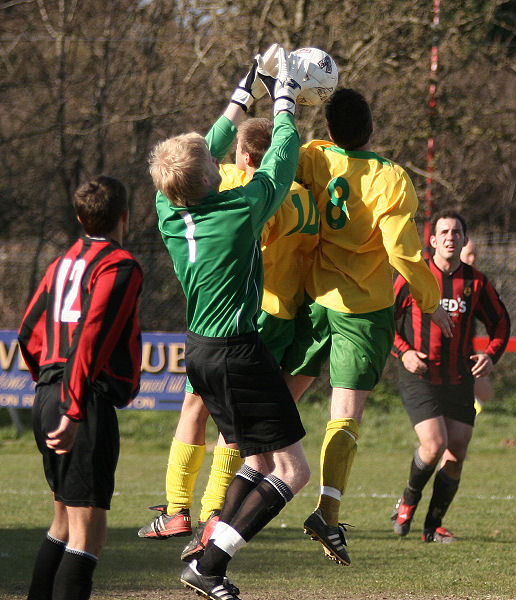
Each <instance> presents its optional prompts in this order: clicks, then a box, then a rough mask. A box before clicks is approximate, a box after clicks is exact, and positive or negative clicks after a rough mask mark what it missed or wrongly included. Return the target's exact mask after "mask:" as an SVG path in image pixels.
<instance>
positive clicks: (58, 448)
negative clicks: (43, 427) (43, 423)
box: [46, 415, 79, 454]
mask: <svg viewBox="0 0 516 600" xmlns="http://www.w3.org/2000/svg"><path fill="white" fill-rule="evenodd" d="M78 428H79V423H78V422H77V421H72V420H71V419H69V418H68V417H67V416H66V415H63V416H62V417H61V420H60V421H59V427H58V428H57V429H54V431H51V432H50V433H49V434H48V436H47V442H46V444H47V447H48V448H50V449H51V450H55V453H56V454H66V453H67V452H70V450H71V449H72V446H73V444H74V442H75V438H76V437H77V430H78Z"/></svg>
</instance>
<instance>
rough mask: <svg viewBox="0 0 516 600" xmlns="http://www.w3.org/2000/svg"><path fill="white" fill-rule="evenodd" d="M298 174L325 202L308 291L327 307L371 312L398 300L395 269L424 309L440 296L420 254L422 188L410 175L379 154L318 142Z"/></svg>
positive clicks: (306, 149)
mask: <svg viewBox="0 0 516 600" xmlns="http://www.w3.org/2000/svg"><path fill="white" fill-rule="evenodd" d="M296 179H297V180H299V181H300V182H301V183H302V184H303V185H305V186H306V187H308V188H309V189H311V190H312V192H313V194H314V197H315V201H316V203H317V206H318V208H319V212H320V218H321V225H320V230H319V236H320V240H319V245H318V247H317V250H316V252H315V254H314V260H313V264H312V268H311V270H310V273H309V274H308V278H307V283H306V291H307V292H308V294H309V295H310V296H311V297H312V298H313V299H314V300H315V301H316V302H317V303H319V304H321V305H322V306H326V307H327V308H331V309H332V310H336V311H340V312H347V313H366V312H372V311H376V310H380V309H383V308H386V307H388V306H391V305H392V304H393V303H394V292H393V279H392V278H393V268H394V269H396V270H397V271H398V272H399V273H401V274H402V275H403V277H404V278H405V279H406V281H407V282H408V283H409V286H410V291H411V293H412V295H413V297H414V298H415V299H416V301H417V303H418V306H419V307H420V308H421V309H422V310H423V312H430V313H431V312H434V311H435V310H436V308H437V306H438V303H439V299H440V291H439V286H438V284H437V281H436V280H435V277H434V276H433V275H432V273H431V272H430V270H429V269H428V266H427V264H426V263H425V261H424V260H423V258H422V255H421V243H420V240H419V234H418V231H417V227H416V224H415V222H414V216H415V213H416V210H417V207H418V200H417V195H416V191H415V189H414V186H413V184H412V182H411V181H410V178H409V176H408V175H407V173H406V172H405V171H404V170H403V169H402V168H401V167H400V166H399V165H396V164H394V163H392V162H390V161H388V160H386V159H385V158H382V157H380V156H378V155H377V154H376V153H374V152H366V151H346V150H343V149H342V148H339V147H337V146H336V145H335V144H333V143H331V142H326V141H323V140H313V141H312V142H310V143H308V144H305V145H303V146H302V147H301V150H300V156H299V165H298V170H297V177H296Z"/></svg>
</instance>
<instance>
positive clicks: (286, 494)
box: [198, 475, 293, 576]
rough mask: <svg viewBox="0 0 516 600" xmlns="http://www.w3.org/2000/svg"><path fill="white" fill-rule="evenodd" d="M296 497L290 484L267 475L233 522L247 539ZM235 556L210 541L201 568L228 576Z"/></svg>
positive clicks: (248, 497) (213, 573)
mask: <svg viewBox="0 0 516 600" xmlns="http://www.w3.org/2000/svg"><path fill="white" fill-rule="evenodd" d="M292 498H293V494H292V491H291V489H290V488H289V487H288V485H287V484H286V483H285V482H284V481H282V480H281V479H279V478H278V477H275V476H274V475H269V476H267V477H265V479H263V480H262V481H261V482H260V483H259V484H258V485H257V486H255V488H254V489H252V490H251V491H250V492H249V493H248V494H247V496H246V498H245V500H244V501H243V503H242V505H241V506H240V508H239V509H238V511H237V513H236V514H235V516H234V517H233V518H232V519H231V522H230V523H229V525H230V527H231V528H232V529H234V530H235V531H236V532H237V533H238V534H239V535H240V536H241V537H242V538H243V539H244V540H245V541H246V542H248V541H249V540H250V539H251V538H252V537H253V536H254V535H256V534H257V533H258V532H259V531H260V530H261V529H263V528H264V527H265V525H267V523H269V522H270V521H271V520H272V519H273V518H274V517H275V516H276V515H277V514H278V513H279V512H280V511H281V509H282V508H283V507H284V506H285V504H286V503H287V502H288V501H289V500H291V499H292ZM230 560H231V556H230V555H229V554H228V553H227V552H225V551H224V550H222V548H219V546H217V544H216V543H215V542H214V540H213V539H212V540H210V541H209V543H208V545H207V546H206V549H205V551H204V555H203V556H202V558H201V559H200V560H199V564H198V570H199V572H200V573H202V574H203V575H222V576H223V575H225V574H226V569H227V565H228V563H229V561H230Z"/></svg>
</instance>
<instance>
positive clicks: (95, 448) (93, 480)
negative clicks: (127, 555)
mask: <svg viewBox="0 0 516 600" xmlns="http://www.w3.org/2000/svg"><path fill="white" fill-rule="evenodd" d="M60 391H61V382H56V383H50V384H43V385H38V386H37V387H36V398H35V400H34V407H33V410H32V422H33V427H34V437H35V438H36V443H37V445H38V448H39V451H40V452H41V454H42V455H43V467H44V469H45V477H46V478H47V481H48V485H49V486H50V489H51V490H52V491H53V492H54V495H55V499H56V500H58V501H59V502H62V503H63V504H64V505H66V506H94V507H98V508H104V509H106V510H109V508H110V504H111V498H112V496H113V492H114V489H115V469H116V464H117V461H118V454H119V449H120V436H119V433H118V420H117V416H116V412H115V408H114V407H113V406H112V404H111V403H110V402H109V401H108V400H106V399H105V398H102V397H101V396H100V395H99V394H97V393H96V392H94V391H93V390H88V391H87V392H86V396H85V398H84V403H83V413H84V420H83V421H81V422H80V423H79V429H78V432H77V437H76V439H75V443H74V445H73V447H72V450H71V451H70V452H68V453H67V454H56V453H55V452H54V450H51V449H50V448H47V446H46V443H45V442H46V439H47V434H48V433H49V432H50V431H53V430H54V429H57V427H58V425H59V421H60V420H61V412H60V410H59V406H60V404H61V401H60Z"/></svg>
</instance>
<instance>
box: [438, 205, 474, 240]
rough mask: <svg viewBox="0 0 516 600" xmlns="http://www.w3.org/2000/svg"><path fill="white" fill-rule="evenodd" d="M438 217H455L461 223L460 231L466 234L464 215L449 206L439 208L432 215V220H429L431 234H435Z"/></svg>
mask: <svg viewBox="0 0 516 600" xmlns="http://www.w3.org/2000/svg"><path fill="white" fill-rule="evenodd" d="M439 219H457V221H460V224H461V225H462V233H463V234H464V235H466V232H467V229H468V227H467V225H466V221H465V219H464V217H463V216H462V215H460V214H459V213H458V212H457V211H456V210H453V209H451V208H445V209H443V210H440V211H439V212H437V213H435V215H433V217H432V221H431V231H432V235H435V227H436V225H437V221H439Z"/></svg>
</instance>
